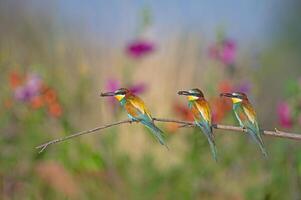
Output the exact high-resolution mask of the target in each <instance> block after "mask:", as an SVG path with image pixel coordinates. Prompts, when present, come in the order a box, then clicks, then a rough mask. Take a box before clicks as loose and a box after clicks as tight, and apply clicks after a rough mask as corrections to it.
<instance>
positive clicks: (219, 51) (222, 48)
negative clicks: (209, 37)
mask: <svg viewBox="0 0 301 200" xmlns="http://www.w3.org/2000/svg"><path fill="white" fill-rule="evenodd" d="M236 53H237V48H236V43H235V42H234V41H233V40H229V39H225V40H223V41H222V42H221V43H218V44H214V45H212V46H210V47H209V56H210V57H211V58H213V59H215V60H218V61H220V62H222V63H223V64H225V65H226V66H229V65H233V64H234V63H235V60H236Z"/></svg>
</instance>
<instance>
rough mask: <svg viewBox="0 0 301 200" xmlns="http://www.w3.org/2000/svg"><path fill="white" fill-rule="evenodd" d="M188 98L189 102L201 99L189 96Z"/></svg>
mask: <svg viewBox="0 0 301 200" xmlns="http://www.w3.org/2000/svg"><path fill="white" fill-rule="evenodd" d="M187 98H188V100H189V101H194V100H197V99H199V97H196V96H192V95H190V96H187Z"/></svg>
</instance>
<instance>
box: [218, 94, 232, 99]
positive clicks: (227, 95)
mask: <svg viewBox="0 0 301 200" xmlns="http://www.w3.org/2000/svg"><path fill="white" fill-rule="evenodd" d="M219 96H220V97H230V98H232V97H234V96H233V94H231V93H221V94H220V95H219Z"/></svg>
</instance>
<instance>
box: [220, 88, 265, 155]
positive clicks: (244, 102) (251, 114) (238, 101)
mask: <svg viewBox="0 0 301 200" xmlns="http://www.w3.org/2000/svg"><path fill="white" fill-rule="evenodd" d="M220 96H225V97H229V98H231V99H232V103H233V111H234V113H235V116H236V118H237V120H238V122H239V125H240V126H241V127H242V128H245V129H246V130H247V133H248V134H249V135H250V136H251V138H252V139H253V140H254V141H255V142H256V143H257V144H258V145H259V147H260V150H261V152H262V154H263V155H264V156H265V157H267V152H266V150H265V148H264V144H263V140H262V138H261V131H260V128H259V125H258V122H257V117H256V113H255V110H254V108H253V106H252V105H251V103H250V102H249V100H248V97H247V95H246V94H244V93H241V92H235V93H222V94H220Z"/></svg>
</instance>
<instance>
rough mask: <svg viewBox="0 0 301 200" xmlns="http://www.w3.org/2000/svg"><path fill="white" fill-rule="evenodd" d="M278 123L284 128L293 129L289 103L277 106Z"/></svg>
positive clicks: (281, 103)
mask: <svg viewBox="0 0 301 200" xmlns="http://www.w3.org/2000/svg"><path fill="white" fill-rule="evenodd" d="M277 114H278V122H279V124H280V125H281V126H282V127H285V128H291V127H292V125H293V119H292V114H291V109H290V107H289V105H288V103H287V102H284V101H283V102H280V103H279V104H278V106H277Z"/></svg>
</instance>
